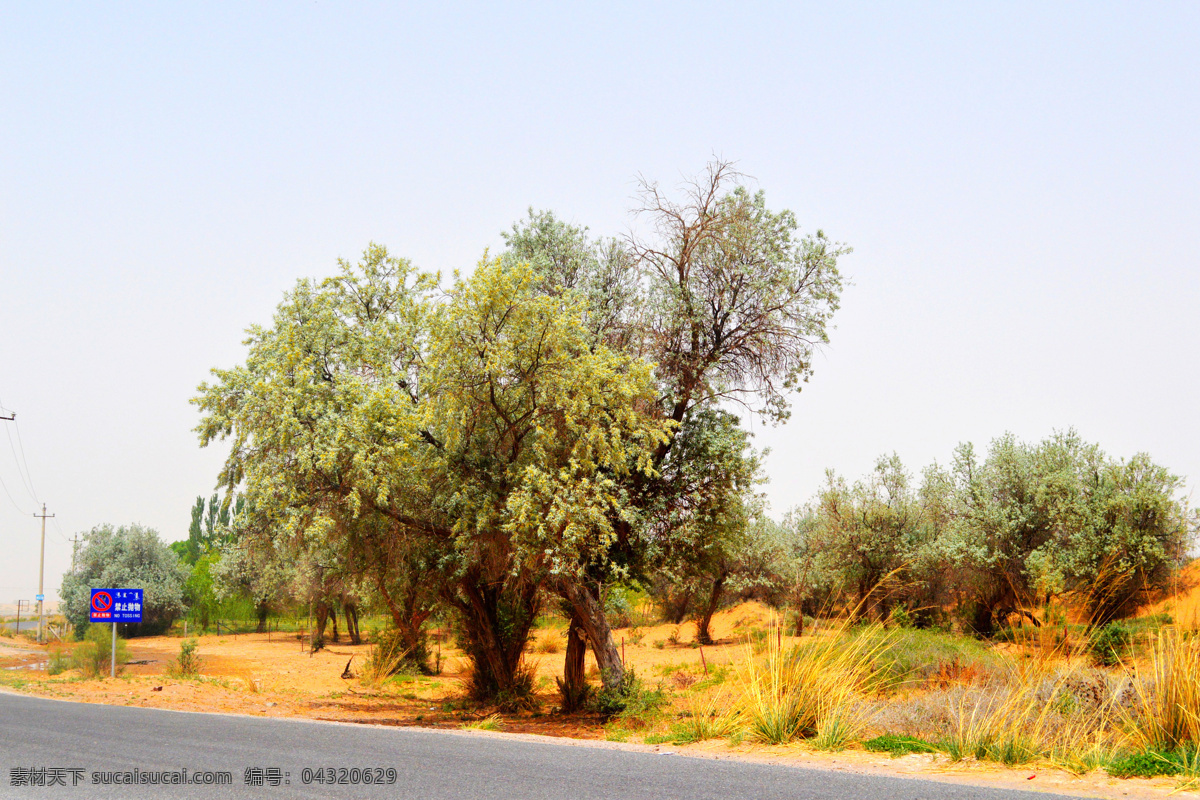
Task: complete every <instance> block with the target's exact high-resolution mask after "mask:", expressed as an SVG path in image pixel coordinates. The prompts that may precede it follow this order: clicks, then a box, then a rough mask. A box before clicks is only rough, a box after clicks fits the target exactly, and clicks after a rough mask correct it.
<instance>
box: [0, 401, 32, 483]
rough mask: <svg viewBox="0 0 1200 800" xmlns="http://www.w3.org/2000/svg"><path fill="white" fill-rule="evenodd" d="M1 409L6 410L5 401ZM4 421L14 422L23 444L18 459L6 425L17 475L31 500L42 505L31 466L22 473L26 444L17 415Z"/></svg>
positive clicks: (18, 436) (9, 447) (2, 402)
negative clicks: (22, 437)
mask: <svg viewBox="0 0 1200 800" xmlns="http://www.w3.org/2000/svg"><path fill="white" fill-rule="evenodd" d="M0 408H4V401H3V400H0ZM4 419H7V420H10V421H12V424H13V427H14V428H16V429H17V441H18V442H21V457H20V458H17V448H16V447H15V446H14V445H13V440H12V432H11V431H10V430H9V429H8V426H7V425H5V426H4V435H5V436H7V437H8V449H9V450H11V451H12V454H13V461H15V462H16V464H17V475H18V476H20V478H21V483H23V484H24V485H25V491H26V492H28V493H29V496H30V497H31V498H33V502H34V503H35V504H36V503H40V502H41V501H40V500H38V496H37V492H35V491H34V490H33V476H32V475H30V474H29V464H28V463H26V464H25V471H24V472H22V471H21V461H22V460H23V459H24V458H25V443H24V442H22V441H21V428H20V425H19V423H18V422H17V413H16V412H15V411H14V412H13V413H12V414H11V415H9V416H7V417H4ZM5 491H6V492H7V491H8V488H7V487H5ZM9 499H10V500H11V499H12V496H11V495H9Z"/></svg>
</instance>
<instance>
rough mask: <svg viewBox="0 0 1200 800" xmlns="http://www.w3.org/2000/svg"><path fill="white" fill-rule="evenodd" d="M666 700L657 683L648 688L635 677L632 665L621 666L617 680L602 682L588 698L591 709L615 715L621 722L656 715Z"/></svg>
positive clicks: (626, 722)
mask: <svg viewBox="0 0 1200 800" xmlns="http://www.w3.org/2000/svg"><path fill="white" fill-rule="evenodd" d="M665 702H666V695H665V693H664V692H663V689H662V687H661V686H659V687H656V688H654V689H650V688H648V687H647V686H645V685H644V683H643V682H642V681H641V680H640V679H639V678H638V677H637V674H636V672H635V670H634V669H633V667H629V668H627V669H626V670H625V672H624V674H623V675H622V676H621V682H620V683H619V684H618V685H616V686H613V687H609V686H605V687H603V688H601V689H600V690H599V691H597V692H596V693H595V694H594V695H593V696H592V697H591V700H590V704H591V709H592V710H593V711H595V712H596V713H598V714H602V715H604V716H606V717H613V716H616V717H618V718H619V719H620V720H621V721H622V722H623V723H624V724H630V723H634V724H639V723H643V724H644V722H645V720H646V719H647V718H648V717H651V716H654V715H656V714H657V713H658V712H659V710H660V709H661V707H662V705H663V704H664V703H665Z"/></svg>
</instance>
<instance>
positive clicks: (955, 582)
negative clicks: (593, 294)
mask: <svg viewBox="0 0 1200 800" xmlns="http://www.w3.org/2000/svg"><path fill="white" fill-rule="evenodd" d="M1182 488H1183V486H1182V482H1181V481H1180V480H1179V479H1178V478H1177V477H1175V476H1173V475H1171V474H1170V473H1169V472H1168V471H1167V470H1166V469H1165V468H1164V467H1162V466H1160V465H1157V464H1155V463H1153V462H1152V461H1151V459H1150V458H1149V456H1147V455H1145V454H1139V455H1136V456H1134V457H1133V458H1131V459H1129V460H1127V461H1126V460H1117V459H1113V458H1110V457H1108V456H1106V455H1105V454H1104V453H1103V452H1102V451H1101V449H1100V448H1099V447H1098V446H1097V445H1094V444H1089V443H1087V442H1084V441H1083V440H1082V439H1081V438H1080V437H1079V436H1078V434H1076V433H1075V432H1074V431H1068V432H1064V433H1058V434H1055V435H1053V436H1051V437H1049V438H1048V439H1046V440H1044V441H1042V442H1040V443H1026V442H1021V441H1019V440H1017V439H1016V438H1015V437H1014V436H1012V435H1005V436H1002V437H1001V438H999V439H997V440H996V441H994V442H992V444H991V446H990V448H989V449H988V452H987V454H986V456H985V457H984V458H982V460H981V459H980V457H979V456H978V455H977V454H976V452H975V449H974V448H973V446H972V445H970V444H964V445H960V446H959V447H958V448H957V450H956V451H955V453H954V457H953V459H952V461H951V464H950V466H948V467H944V466H941V465H939V464H933V465H931V466H929V467H928V468H926V469H925V470H924V471H923V473H922V475H921V476H920V479H919V480H916V479H915V478H914V476H913V475H912V474H911V473H909V472H908V471H907V470H906V469H905V468H904V466H903V464H902V463H901V462H900V459H899V458H898V457H897V456H895V455H893V456H891V457H885V458H880V459H879V461H878V462H877V464H876V466H875V469H874V470H873V471H872V472H871V473H870V474H869V475H867V476H866V477H864V478H863V479H861V480H859V481H857V482H855V483H853V484H850V483H848V482H847V481H846V480H845V479H844V478H842V477H840V476H837V475H835V474H832V473H830V474H828V476H827V481H826V484H825V486H824V487H823V488H822V490H821V491H820V492H819V493H818V494H817V496H816V497H814V498H813V499H812V500H811V501H810V502H808V503H807V504H805V505H803V506H800V507H798V508H796V509H793V510H792V511H791V512H789V513H788V514H787V515H786V516H785V517H784V519H783V520H782V521H780V522H776V521H773V520H771V519H768V518H765V517H762V516H758V517H756V518H754V519H752V520H751V522H750V524H749V525H747V526H746V527H745V528H744V529H743V530H742V531H741V533H740V534H739V535H737V536H733V537H726V538H725V539H723V540H720V543H721V546H720V548H718V549H717V550H716V551H715V552H714V551H708V552H705V553H704V554H703V555H704V557H703V558H700V559H697V560H695V561H693V562H691V568H692V571H691V572H690V573H688V574H687V575H686V576H685V577H684V579H681V577H680V576H677V575H673V574H668V575H660V576H658V578H657V579H656V580H655V582H654V583H653V584H652V590H653V593H654V596H655V598H656V599H657V600H658V602H659V605H660V606H661V607H662V608H663V609H664V610H666V612H667V616H668V618H671V619H673V620H674V621H680V620H682V619H684V618H693V619H695V620H696V621H697V623H698V625H699V628H700V637H701V639H704V638H705V636H706V633H707V631H706V627H707V619H708V617H709V616H710V615H711V609H712V608H713V607H714V606H715V605H717V604H718V602H719V598H721V597H725V598H732V597H757V598H759V599H762V600H765V601H767V602H769V603H771V604H773V605H776V606H778V607H789V608H792V609H795V610H796V611H797V612H798V613H797V615H796V619H797V624H800V625H802V620H803V615H805V614H807V615H810V616H820V615H828V614H833V613H837V614H850V615H856V616H858V615H861V616H865V617H870V618H873V619H877V620H887V619H888V618H889V617H891V616H892V615H893V614H896V613H900V614H901V616H902V617H903V618H905V619H908V620H912V621H914V622H915V623H916V624H921V625H928V624H949V623H953V622H954V621H955V619H954V618H955V617H956V618H957V620H958V621H960V622H961V623H962V624H963V625H964V627H966V628H968V629H970V630H973V631H975V632H977V633H979V634H982V635H991V634H992V633H994V632H995V631H996V629H997V628H998V627H1001V626H1006V625H1009V624H1012V623H1015V622H1018V621H1021V620H1024V621H1026V622H1029V623H1031V624H1034V625H1039V624H1040V623H1041V620H1040V619H1039V615H1038V614H1037V613H1036V612H1037V610H1038V609H1039V608H1041V607H1045V606H1047V605H1048V604H1049V603H1051V602H1052V601H1061V602H1063V603H1065V604H1067V605H1070V606H1072V607H1073V608H1077V609H1078V610H1079V611H1080V612H1082V613H1083V614H1084V615H1085V616H1086V617H1087V619H1089V620H1090V621H1091V622H1092V623H1093V624H1103V623H1105V622H1107V621H1109V620H1112V619H1114V618H1119V617H1124V616H1128V615H1131V614H1133V613H1134V612H1135V611H1136V610H1137V609H1138V608H1139V607H1140V606H1142V605H1144V604H1145V603H1147V602H1148V601H1150V600H1151V599H1153V598H1154V597H1155V596H1156V594H1159V593H1161V592H1162V591H1163V590H1164V589H1167V588H1168V587H1169V586H1170V582H1171V579H1172V576H1173V574H1174V570H1175V568H1177V567H1178V566H1179V565H1180V564H1181V563H1182V562H1183V560H1184V559H1186V558H1187V557H1188V554H1189V552H1190V549H1191V546H1192V544H1193V543H1194V541H1195V534H1196V531H1197V527H1198V519H1197V514H1196V512H1195V511H1194V510H1191V509H1189V508H1188V505H1187V502H1186V500H1185V498H1184V497H1183V496H1182V494H1181V490H1182ZM714 555H715V556H716V558H713V556H714Z"/></svg>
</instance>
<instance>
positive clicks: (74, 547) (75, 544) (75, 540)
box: [71, 533, 79, 575]
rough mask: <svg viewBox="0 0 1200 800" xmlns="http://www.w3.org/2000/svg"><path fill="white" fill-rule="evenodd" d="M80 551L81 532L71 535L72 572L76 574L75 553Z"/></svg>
mask: <svg viewBox="0 0 1200 800" xmlns="http://www.w3.org/2000/svg"><path fill="white" fill-rule="evenodd" d="M78 552H79V534H78V533H77V534H75V535H74V536H72V537H71V574H72V575H74V574H75V554H76V553H78Z"/></svg>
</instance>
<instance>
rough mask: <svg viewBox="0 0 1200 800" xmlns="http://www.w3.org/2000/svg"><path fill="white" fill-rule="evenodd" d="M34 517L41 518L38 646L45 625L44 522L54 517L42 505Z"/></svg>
mask: <svg viewBox="0 0 1200 800" xmlns="http://www.w3.org/2000/svg"><path fill="white" fill-rule="evenodd" d="M33 516H35V517H41V520H42V555H41V558H39V559H38V593H37V604H38V630H37V640H38V644H41V643H42V627H43V626H44V625H45V624H46V593H45V578H46V520H47V519H51V518H53V517H54V515H53V514H47V513H46V504H45V503H42V513H41V514H34V515H33Z"/></svg>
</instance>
